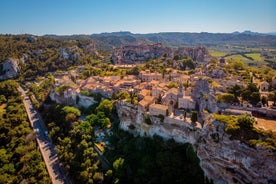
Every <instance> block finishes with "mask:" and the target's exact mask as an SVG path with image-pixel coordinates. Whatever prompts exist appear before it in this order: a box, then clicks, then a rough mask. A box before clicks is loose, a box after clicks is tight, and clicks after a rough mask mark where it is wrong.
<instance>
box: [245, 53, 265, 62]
mask: <svg viewBox="0 0 276 184" xmlns="http://www.w3.org/2000/svg"><path fill="white" fill-rule="evenodd" d="M245 55H246V56H248V57H251V58H252V59H253V60H254V61H262V60H263V58H262V57H261V55H260V54H259V53H250V54H245Z"/></svg>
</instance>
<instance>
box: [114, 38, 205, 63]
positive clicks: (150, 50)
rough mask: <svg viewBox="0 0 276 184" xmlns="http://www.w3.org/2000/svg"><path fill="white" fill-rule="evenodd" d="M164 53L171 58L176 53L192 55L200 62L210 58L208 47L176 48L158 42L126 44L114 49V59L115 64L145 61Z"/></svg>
mask: <svg viewBox="0 0 276 184" xmlns="http://www.w3.org/2000/svg"><path fill="white" fill-rule="evenodd" d="M164 54H165V55H167V56H166V57H169V58H173V57H174V56H175V55H178V56H180V58H182V57H190V58H192V59H193V60H194V61H199V62H206V61H208V60H209V58H210V55H209V53H208V50H207V48H206V47H194V48H192V47H190V48H186V47H185V48H184V47H183V48H181V47H180V48H177V49H175V48H172V47H164V46H163V45H162V44H161V43H156V44H152V45H146V44H144V45H142V44H141V45H125V46H122V47H120V48H117V49H114V51H113V54H112V61H113V63H114V64H135V63H144V62H146V61H147V60H149V59H156V58H161V57H162V56H163V55H164Z"/></svg>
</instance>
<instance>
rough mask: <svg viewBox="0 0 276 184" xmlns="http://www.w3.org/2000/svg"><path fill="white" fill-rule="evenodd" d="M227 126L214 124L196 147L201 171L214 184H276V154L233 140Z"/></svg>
mask: <svg viewBox="0 0 276 184" xmlns="http://www.w3.org/2000/svg"><path fill="white" fill-rule="evenodd" d="M224 129H225V125H224V124H222V123H220V122H216V121H210V122H209V123H208V124H207V125H206V126H205V127H204V128H203V129H201V130H200V133H199V134H198V135H199V137H198V138H197V142H196V144H194V148H195V150H196V151H197V155H198V157H199V159H200V165H201V168H202V169H203V170H204V173H205V175H206V176H208V177H209V178H211V179H212V180H213V181H214V183H256V184H265V183H276V175H275V173H276V152H273V151H271V150H268V149H267V148H264V147H257V148H251V147H249V146H248V145H246V144H244V143H241V142H240V141H239V140H230V139H229V136H228V135H227V134H226V133H225V132H224Z"/></svg>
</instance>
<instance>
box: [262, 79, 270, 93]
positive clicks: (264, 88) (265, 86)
mask: <svg viewBox="0 0 276 184" xmlns="http://www.w3.org/2000/svg"><path fill="white" fill-rule="evenodd" d="M268 88H269V83H268V82H266V81H264V82H262V83H261V84H260V89H261V91H268Z"/></svg>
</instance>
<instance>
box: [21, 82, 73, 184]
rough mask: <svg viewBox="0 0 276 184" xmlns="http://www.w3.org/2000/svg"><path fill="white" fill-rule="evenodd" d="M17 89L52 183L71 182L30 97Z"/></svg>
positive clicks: (69, 183) (66, 183)
mask: <svg viewBox="0 0 276 184" xmlns="http://www.w3.org/2000/svg"><path fill="white" fill-rule="evenodd" d="M18 90H19V91H20V92H21V94H22V96H23V103H24V106H25V109H26V112H27V114H28V118H29V120H30V125H31V127H32V129H33V130H34V131H35V132H36V135H37V136H36V140H37V143H38V146H39V149H40V152H41V155H42V157H43V160H44V162H45V165H46V168H47V170H48V173H49V176H50V178H51V181H52V183H53V184H71V181H70V179H69V178H68V177H67V175H66V171H65V169H64V167H63V166H62V165H61V162H60V160H59V158H58V155H57V153H56V150H55V145H54V144H53V142H52V141H51V139H50V138H49V137H48V135H47V134H48V133H47V132H48V131H47V128H46V126H45V124H44V122H43V120H42V118H41V117H40V115H39V113H38V112H37V111H36V109H35V108H34V106H33V104H32V102H31V100H30V98H29V97H28V96H27V95H26V92H25V91H24V90H23V89H22V87H19V88H18Z"/></svg>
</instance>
